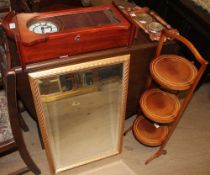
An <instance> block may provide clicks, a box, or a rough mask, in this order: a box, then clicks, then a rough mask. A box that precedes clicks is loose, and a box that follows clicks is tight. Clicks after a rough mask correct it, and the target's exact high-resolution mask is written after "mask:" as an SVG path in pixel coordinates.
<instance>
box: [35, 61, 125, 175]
mask: <svg viewBox="0 0 210 175" xmlns="http://www.w3.org/2000/svg"><path fill="white" fill-rule="evenodd" d="M123 69H124V64H123V63H122V62H121V63H118V64H114V65H113V64H112V65H105V66H103V67H94V68H91V69H85V70H77V71H74V72H66V73H62V74H58V75H54V74H53V75H51V76H45V77H44V78H39V79H38V81H37V82H38V84H37V86H38V89H39V93H40V99H41V100H40V102H41V106H42V111H43V116H44V120H45V125H46V126H45V129H46V132H47V136H48V141H49V145H50V149H51V154H52V155H51V156H52V159H53V162H54V166H55V170H56V171H57V172H59V171H62V170H65V169H68V168H72V167H75V166H78V165H82V164H85V163H88V162H91V161H94V160H98V159H101V158H104V157H107V156H110V155H114V154H117V153H119V149H120V142H121V134H122V122H123V120H122V116H123V115H122V97H123V81H124V79H123V72H124V71H123ZM124 83H125V82H124Z"/></svg>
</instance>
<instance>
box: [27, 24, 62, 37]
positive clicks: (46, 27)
mask: <svg viewBox="0 0 210 175" xmlns="http://www.w3.org/2000/svg"><path fill="white" fill-rule="evenodd" d="M28 29H29V30H30V31H31V32H34V33H38V34H46V33H55V32H58V31H59V29H58V26H57V25H56V24H54V23H52V22H49V21H39V22H35V23H32V24H30V25H29V27H28Z"/></svg>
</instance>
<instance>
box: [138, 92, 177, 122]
mask: <svg viewBox="0 0 210 175" xmlns="http://www.w3.org/2000/svg"><path fill="white" fill-rule="evenodd" d="M140 106H141V109H142V111H143V113H144V115H145V116H146V117H148V118H149V119H150V120H152V121H155V122H157V123H170V122H172V121H174V119H175V118H176V116H177V113H178V111H179V109H180V102H179V99H178V98H177V97H176V96H175V95H173V94H169V93H167V92H164V91H161V90H160V89H149V90H147V91H145V92H144V93H143V95H142V96H141V99H140Z"/></svg>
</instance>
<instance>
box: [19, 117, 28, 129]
mask: <svg viewBox="0 0 210 175" xmlns="http://www.w3.org/2000/svg"><path fill="white" fill-rule="evenodd" d="M18 119H19V122H20V127H21V128H22V129H23V131H24V132H28V131H29V128H28V126H27V124H26V123H25V121H24V119H23V117H22V115H21V114H20V113H19V114H18Z"/></svg>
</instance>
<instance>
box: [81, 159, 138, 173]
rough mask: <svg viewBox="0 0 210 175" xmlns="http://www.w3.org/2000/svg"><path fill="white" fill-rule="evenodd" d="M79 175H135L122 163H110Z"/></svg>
mask: <svg viewBox="0 0 210 175" xmlns="http://www.w3.org/2000/svg"><path fill="white" fill-rule="evenodd" d="M79 175H136V173H134V172H133V171H132V170H131V169H130V168H129V167H128V166H127V165H126V164H125V163H124V162H123V161H121V160H120V161H117V162H114V163H110V164H107V165H104V166H101V167H99V168H94V169H92V170H89V171H86V172H85V173H80V174H79Z"/></svg>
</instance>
